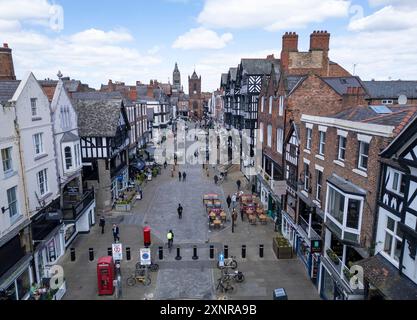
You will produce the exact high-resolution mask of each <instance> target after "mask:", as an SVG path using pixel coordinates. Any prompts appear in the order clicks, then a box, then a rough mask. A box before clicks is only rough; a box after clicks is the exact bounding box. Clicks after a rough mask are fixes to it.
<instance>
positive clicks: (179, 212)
mask: <svg viewBox="0 0 417 320" xmlns="http://www.w3.org/2000/svg"><path fill="white" fill-rule="evenodd" d="M182 210H183V208H182V206H181V203H180V204H178V209H177V212H178V218H179V219H182Z"/></svg>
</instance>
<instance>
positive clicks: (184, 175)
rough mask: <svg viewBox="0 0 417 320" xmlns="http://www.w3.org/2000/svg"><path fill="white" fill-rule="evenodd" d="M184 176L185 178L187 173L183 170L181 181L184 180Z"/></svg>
mask: <svg viewBox="0 0 417 320" xmlns="http://www.w3.org/2000/svg"><path fill="white" fill-rule="evenodd" d="M185 178H187V174H186V173H185V172H183V173H182V181H184V182H185Z"/></svg>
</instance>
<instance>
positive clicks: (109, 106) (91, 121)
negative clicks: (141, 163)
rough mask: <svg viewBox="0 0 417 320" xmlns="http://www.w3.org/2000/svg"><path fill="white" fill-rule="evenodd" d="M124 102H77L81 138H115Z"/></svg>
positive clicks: (112, 100) (113, 100)
mask: <svg viewBox="0 0 417 320" xmlns="http://www.w3.org/2000/svg"><path fill="white" fill-rule="evenodd" d="M121 105H122V101H121V100H116V99H110V100H104V99H103V100H77V102H76V103H75V108H76V110H77V114H78V131H79V135H80V136H81V137H114V136H115V135H116V131H117V127H118V126H119V119H120V113H121V112H122V108H121Z"/></svg>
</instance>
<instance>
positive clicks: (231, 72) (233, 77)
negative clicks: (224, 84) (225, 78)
mask: <svg viewBox="0 0 417 320" xmlns="http://www.w3.org/2000/svg"><path fill="white" fill-rule="evenodd" d="M229 75H230V81H236V75H237V68H230V69H229Z"/></svg>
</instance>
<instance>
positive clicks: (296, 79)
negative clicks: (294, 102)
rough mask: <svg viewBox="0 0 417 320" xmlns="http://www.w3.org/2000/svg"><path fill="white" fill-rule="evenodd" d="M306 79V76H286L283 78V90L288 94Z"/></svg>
mask: <svg viewBox="0 0 417 320" xmlns="http://www.w3.org/2000/svg"><path fill="white" fill-rule="evenodd" d="M305 79H307V77H306V76H286V77H285V79H284V86H285V91H286V92H288V93H289V94H290V93H291V92H292V91H293V90H295V89H297V88H298V86H299V85H300V84H301V83H302V82H303V81H304V80H305Z"/></svg>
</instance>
